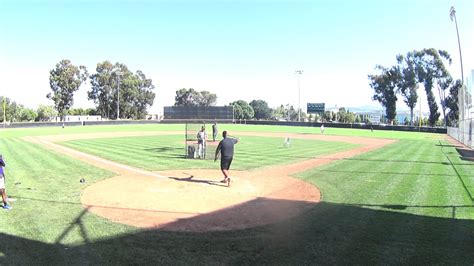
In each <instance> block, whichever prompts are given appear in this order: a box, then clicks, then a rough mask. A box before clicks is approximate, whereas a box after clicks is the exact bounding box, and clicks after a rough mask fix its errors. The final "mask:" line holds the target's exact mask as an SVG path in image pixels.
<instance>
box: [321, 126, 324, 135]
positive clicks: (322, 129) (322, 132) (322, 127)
mask: <svg viewBox="0 0 474 266" xmlns="http://www.w3.org/2000/svg"><path fill="white" fill-rule="evenodd" d="M322 134H324V124H321V135H322Z"/></svg>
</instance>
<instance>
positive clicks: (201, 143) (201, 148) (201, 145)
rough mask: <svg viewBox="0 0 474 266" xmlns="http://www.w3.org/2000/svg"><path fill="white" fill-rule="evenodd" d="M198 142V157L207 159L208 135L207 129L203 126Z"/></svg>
mask: <svg viewBox="0 0 474 266" xmlns="http://www.w3.org/2000/svg"><path fill="white" fill-rule="evenodd" d="M197 140H198V156H199V158H205V155H206V141H207V133H206V128H205V127H204V126H202V127H201V130H200V131H199V132H198V133H197Z"/></svg>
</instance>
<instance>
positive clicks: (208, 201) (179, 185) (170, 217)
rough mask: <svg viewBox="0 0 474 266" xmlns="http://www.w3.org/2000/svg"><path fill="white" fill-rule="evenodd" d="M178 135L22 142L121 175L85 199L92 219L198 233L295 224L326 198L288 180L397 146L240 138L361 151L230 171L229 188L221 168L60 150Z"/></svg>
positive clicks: (86, 191) (357, 140) (51, 138)
mask: <svg viewBox="0 0 474 266" xmlns="http://www.w3.org/2000/svg"><path fill="white" fill-rule="evenodd" d="M179 134H182V132H175V131H162V132H115V133H92V134H80V135H78V134H77V135H75V134H71V135H57V136H39V137H25V138H24V139H25V140H27V141H30V142H34V143H38V144H41V145H43V146H45V147H47V148H48V149H50V150H53V151H55V152H59V153H62V154H66V155H68V156H71V157H73V158H76V159H79V160H82V161H84V162H87V163H89V164H92V165H94V166H97V167H100V168H103V169H106V170H109V171H112V172H114V173H116V174H117V176H115V177H112V178H109V179H106V180H102V181H99V182H97V183H94V184H92V185H90V186H88V187H86V188H85V189H84V190H83V191H82V194H81V202H82V205H83V206H84V207H85V208H88V210H89V211H90V212H92V213H94V214H96V215H99V216H101V217H104V218H107V219H109V220H111V221H114V222H117V223H123V224H128V225H132V226H136V227H142V228H161V229H163V230H169V231H200V232H202V231H216V230H235V229H244V228H250V227H255V226H259V225H265V224H270V223H275V222H278V221H281V220H284V219H288V218H290V217H294V216H297V215H299V214H301V213H303V212H304V211H306V210H308V208H311V207H313V206H314V205H315V204H317V203H318V202H319V201H320V200H321V194H320V191H319V190H318V188H317V187H315V186H313V185H311V184H309V183H306V182H304V181H301V180H299V179H296V178H293V177H291V175H294V174H296V173H298V172H302V171H305V170H308V169H311V168H314V167H317V166H320V165H323V164H327V163H330V162H332V161H334V160H340V159H344V158H349V157H352V156H355V155H359V154H362V153H365V152H368V151H371V150H374V149H378V148H380V147H383V146H385V145H387V144H390V143H393V142H395V140H389V139H374V138H365V137H344V136H330V135H310V134H288V133H265V132H239V135H241V136H261V137H281V138H284V137H290V138H299V139H317V140H324V141H341V142H348V143H355V144H359V145H361V146H359V147H357V148H354V149H351V150H347V151H343V152H338V153H334V154H329V155H326V156H324V157H323V158H313V159H309V160H305V161H301V162H297V163H292V164H287V165H276V166H269V167H263V168H259V169H256V170H250V171H235V170H233V171H231V174H232V180H233V182H232V185H231V187H230V188H228V187H227V186H226V185H225V184H223V183H220V182H219V181H220V180H221V179H222V174H221V172H220V170H219V169H218V168H219V166H218V163H216V169H215V170H202V169H200V170H169V171H156V172H151V171H146V170H142V169H139V168H135V167H131V166H128V165H124V164H120V163H116V162H113V161H110V160H106V159H103V158H100V157H97V156H93V155H90V154H87V153H83V152H80V151H77V150H74V149H71V148H68V147H65V146H62V145H59V144H56V143H55V142H59V141H67V140H74V139H94V138H110V137H130V136H153V135H156V136H158V135H179Z"/></svg>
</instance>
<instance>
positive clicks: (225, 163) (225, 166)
mask: <svg viewBox="0 0 474 266" xmlns="http://www.w3.org/2000/svg"><path fill="white" fill-rule="evenodd" d="M232 159H233V158H221V170H229V169H230V164H231V163H232Z"/></svg>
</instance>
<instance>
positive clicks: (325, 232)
mask: <svg viewBox="0 0 474 266" xmlns="http://www.w3.org/2000/svg"><path fill="white" fill-rule="evenodd" d="M255 205H260V206H267V207H268V208H263V209H264V210H265V214H259V213H252V212H249V213H248V215H277V214H274V212H275V211H277V210H281V209H283V210H288V211H291V210H292V209H294V208H295V207H296V206H300V207H301V206H303V208H306V211H305V212H303V213H302V214H300V215H297V216H294V217H292V218H289V219H286V220H282V221H280V222H277V223H275V224H267V225H261V226H259V227H256V228H250V229H242V230H231V231H218V230H217V231H213V232H180V231H169V230H172V229H176V228H179V227H180V226H181V227H182V226H187V224H189V223H195V224H197V225H199V224H205V223H210V222H213V223H215V224H216V225H219V224H222V225H225V224H228V223H231V222H232V221H231V219H229V214H231V213H233V212H235V213H236V214H240V217H241V218H242V219H245V218H249V217H251V216H247V215H245V214H246V213H245V212H246V209H248V208H251V207H252V206H255ZM367 206H368V207H381V208H385V209H387V210H378V209H372V208H365V207H367ZM409 207H416V208H473V207H474V206H471V205H461V206H448V205H447V206H443V205H440V206H423V205H419V206H418V205H415V206H408V205H403V204H400V205H398V204H393V205H383V204H382V205H370V204H369V205H368V204H336V203H329V202H321V203H319V204H316V205H314V204H312V203H305V202H295V201H285V200H275V199H268V198H259V199H256V200H254V201H250V202H247V203H243V204H240V205H237V206H233V207H230V208H226V209H223V210H219V211H216V212H213V213H209V214H203V215H198V216H196V217H192V218H188V219H183V220H178V221H177V222H176V223H172V224H169V225H168V226H169V227H168V228H167V227H166V226H165V227H164V228H163V229H148V230H138V231H136V230H131V231H130V232H131V233H129V234H122V235H116V236H113V237H110V236H109V237H106V238H102V239H95V240H91V239H89V240H88V241H87V240H84V241H83V243H81V244H76V245H65V244H61V242H60V241H51V240H49V241H48V240H45V241H38V240H33V239H28V238H25V237H18V236H14V235H11V234H7V233H4V232H3V233H0V241H1V243H4V244H2V245H0V254H2V255H1V256H0V264H2V265H4V264H15V265H18V264H21V265H25V264H26V265H31V264H34V265H41V264H48V265H57V264H61V265H65V264H280V265H281V264H292V265H295V264H298V265H299V264H314V263H316V262H319V263H323V264H364V265H365V264H425V265H426V264H450V265H459V264H461V265H472V263H473V262H474V252H472V247H473V246H474V220H466V219H453V218H438V217H428V216H418V215H413V214H410V213H405V212H401V211H402V210H403V209H405V208H409ZM392 210H396V211H392ZM82 215H83V212H81V213H80V214H79V215H78V216H77V217H76V218H75V219H74V221H72V222H71V226H79V223H80V220H81V217H82ZM226 217H227V218H226ZM257 218H258V217H257ZM240 221H242V220H240ZM82 226H85V225H82ZM85 229H87V228H85ZM196 229H199V228H196ZM68 230H69V228H66V229H65V230H63V232H59V235H60V236H61V235H62V234H64V232H67V231H68ZM197 231H199V230H197ZM31 238H36V236H34V235H32V236H31ZM53 238H55V237H54V236H53ZM57 239H58V238H56V240H57ZM183 254H185V256H183Z"/></svg>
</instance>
